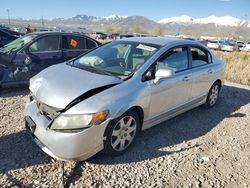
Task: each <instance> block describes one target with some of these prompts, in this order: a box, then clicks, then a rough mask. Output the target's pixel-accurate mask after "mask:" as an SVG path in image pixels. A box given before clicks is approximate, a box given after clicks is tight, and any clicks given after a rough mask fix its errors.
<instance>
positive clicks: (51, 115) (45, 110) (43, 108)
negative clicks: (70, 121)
mask: <svg viewBox="0 0 250 188" xmlns="http://www.w3.org/2000/svg"><path fill="white" fill-rule="evenodd" d="M36 104H37V107H38V109H39V111H40V113H41V114H42V115H44V116H46V117H47V118H48V119H49V120H52V119H55V117H57V116H58V115H59V114H60V112H58V109H56V108H53V107H51V106H48V105H46V104H44V103H42V102H40V101H38V100H36Z"/></svg>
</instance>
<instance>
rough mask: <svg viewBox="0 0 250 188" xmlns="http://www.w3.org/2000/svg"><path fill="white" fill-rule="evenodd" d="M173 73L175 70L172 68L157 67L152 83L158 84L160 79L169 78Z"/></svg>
mask: <svg viewBox="0 0 250 188" xmlns="http://www.w3.org/2000/svg"><path fill="white" fill-rule="evenodd" d="M174 75H175V72H174V71H173V70H172V69H159V70H157V71H156V73H155V79H154V83H155V84H158V83H159V82H160V80H162V79H165V78H171V77H173V76H174Z"/></svg>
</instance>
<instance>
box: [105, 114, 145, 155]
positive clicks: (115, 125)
mask: <svg viewBox="0 0 250 188" xmlns="http://www.w3.org/2000/svg"><path fill="white" fill-rule="evenodd" d="M139 123H140V121H139V117H138V114H137V113H136V112H135V111H134V110H129V111H127V112H126V113H124V114H123V115H122V116H120V117H119V118H117V119H115V120H113V121H112V122H111V123H110V124H109V125H108V127H107V132H106V141H105V142H104V152H105V153H107V154H111V155H120V154H122V153H124V152H125V151H126V150H127V149H129V148H130V146H131V145H132V144H133V142H134V140H135V138H136V136H137V134H138V132H139Z"/></svg>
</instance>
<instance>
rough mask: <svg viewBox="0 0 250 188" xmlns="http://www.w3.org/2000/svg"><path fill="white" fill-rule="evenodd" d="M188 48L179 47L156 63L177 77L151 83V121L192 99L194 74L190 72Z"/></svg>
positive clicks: (157, 66)
mask: <svg viewBox="0 0 250 188" xmlns="http://www.w3.org/2000/svg"><path fill="white" fill-rule="evenodd" d="M188 62H189V61H188V50H187V47H178V48H174V49H172V50H170V51H168V52H167V53H166V54H165V55H164V56H163V57H162V58H160V59H159V60H158V61H157V63H156V71H157V70H159V69H172V70H174V72H175V75H174V76H173V77H171V78H167V79H163V80H161V81H160V83H158V84H155V83H154V82H153V80H151V81H149V84H150V88H151V104H150V110H149V111H150V112H149V114H150V119H151V118H155V117H157V116H159V115H162V114H164V113H165V112H168V111H170V110H173V109H175V108H177V107H180V106H182V105H183V104H185V103H187V102H188V101H189V99H190V94H191V86H192V84H191V83H192V74H191V71H190V70H189V63H188Z"/></svg>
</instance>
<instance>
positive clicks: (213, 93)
mask: <svg viewBox="0 0 250 188" xmlns="http://www.w3.org/2000/svg"><path fill="white" fill-rule="evenodd" d="M220 87H221V86H220V84H219V82H215V83H214V84H213V85H212V87H211V88H210V90H209V93H208V95H207V100H206V104H205V106H206V107H207V108H212V107H213V106H214V105H215V104H216V102H217V101H218V98H219V93H220Z"/></svg>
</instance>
